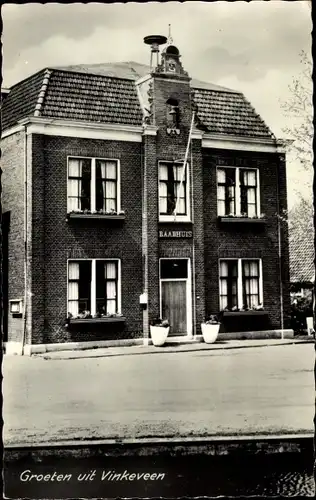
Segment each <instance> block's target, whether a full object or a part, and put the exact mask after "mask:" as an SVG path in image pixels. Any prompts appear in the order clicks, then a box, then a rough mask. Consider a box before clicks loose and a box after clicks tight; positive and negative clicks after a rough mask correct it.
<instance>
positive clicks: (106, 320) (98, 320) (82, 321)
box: [70, 316, 126, 325]
mask: <svg viewBox="0 0 316 500" xmlns="http://www.w3.org/2000/svg"><path fill="white" fill-rule="evenodd" d="M125 321H126V318H125V317H124V316H118V317H106V318H74V319H71V320H70V324H71V325H72V324H74V325H83V324H94V323H124V322H125Z"/></svg>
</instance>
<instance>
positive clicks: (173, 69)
mask: <svg viewBox="0 0 316 500" xmlns="http://www.w3.org/2000/svg"><path fill="white" fill-rule="evenodd" d="M180 57H181V56H180V53H179V50H178V49H177V47H175V46H174V45H168V46H167V47H166V48H165V49H164V51H163V52H162V53H161V63H160V64H159V65H158V67H157V68H156V71H157V72H158V73H164V74H166V75H168V76H172V75H176V76H177V77H179V76H185V77H188V73H187V72H186V71H184V69H183V66H182V63H181V61H180Z"/></svg>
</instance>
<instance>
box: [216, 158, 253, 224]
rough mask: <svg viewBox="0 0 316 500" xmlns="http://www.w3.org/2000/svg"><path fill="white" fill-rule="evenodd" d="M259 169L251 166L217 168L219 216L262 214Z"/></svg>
mask: <svg viewBox="0 0 316 500" xmlns="http://www.w3.org/2000/svg"><path fill="white" fill-rule="evenodd" d="M259 194H260V193H259V171H258V169H250V168H235V167H225V168H222V167H220V168H217V211H218V215H219V216H229V215H231V216H246V217H258V216H259V215H260V210H259V208H260V206H259V205H260V203H259Z"/></svg>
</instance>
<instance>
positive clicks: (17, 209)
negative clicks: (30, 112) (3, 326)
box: [1, 132, 24, 342]
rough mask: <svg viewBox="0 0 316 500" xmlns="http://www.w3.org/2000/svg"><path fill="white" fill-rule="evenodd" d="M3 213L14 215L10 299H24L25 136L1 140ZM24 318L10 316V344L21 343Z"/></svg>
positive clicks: (9, 283)
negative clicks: (11, 342) (12, 342)
mask: <svg viewBox="0 0 316 500" xmlns="http://www.w3.org/2000/svg"><path fill="white" fill-rule="evenodd" d="M1 167H2V178H1V182H2V200H1V201H2V213H5V212H8V211H9V212H11V214H10V227H9V233H8V257H9V274H8V285H9V290H8V300H11V299H19V298H24V235H23V228H24V133H23V132H19V133H16V134H12V135H10V136H8V137H5V138H3V139H2V140H1ZM22 334H23V318H21V317H12V315H11V314H10V313H9V315H8V341H14V342H21V341H22Z"/></svg>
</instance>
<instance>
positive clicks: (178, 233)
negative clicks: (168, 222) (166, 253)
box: [158, 229, 193, 239]
mask: <svg viewBox="0 0 316 500" xmlns="http://www.w3.org/2000/svg"><path fill="white" fill-rule="evenodd" d="M158 236H159V238H166V239H167V238H192V237H193V232H192V231H191V230H190V231H185V230H183V229H160V230H159V232H158Z"/></svg>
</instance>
